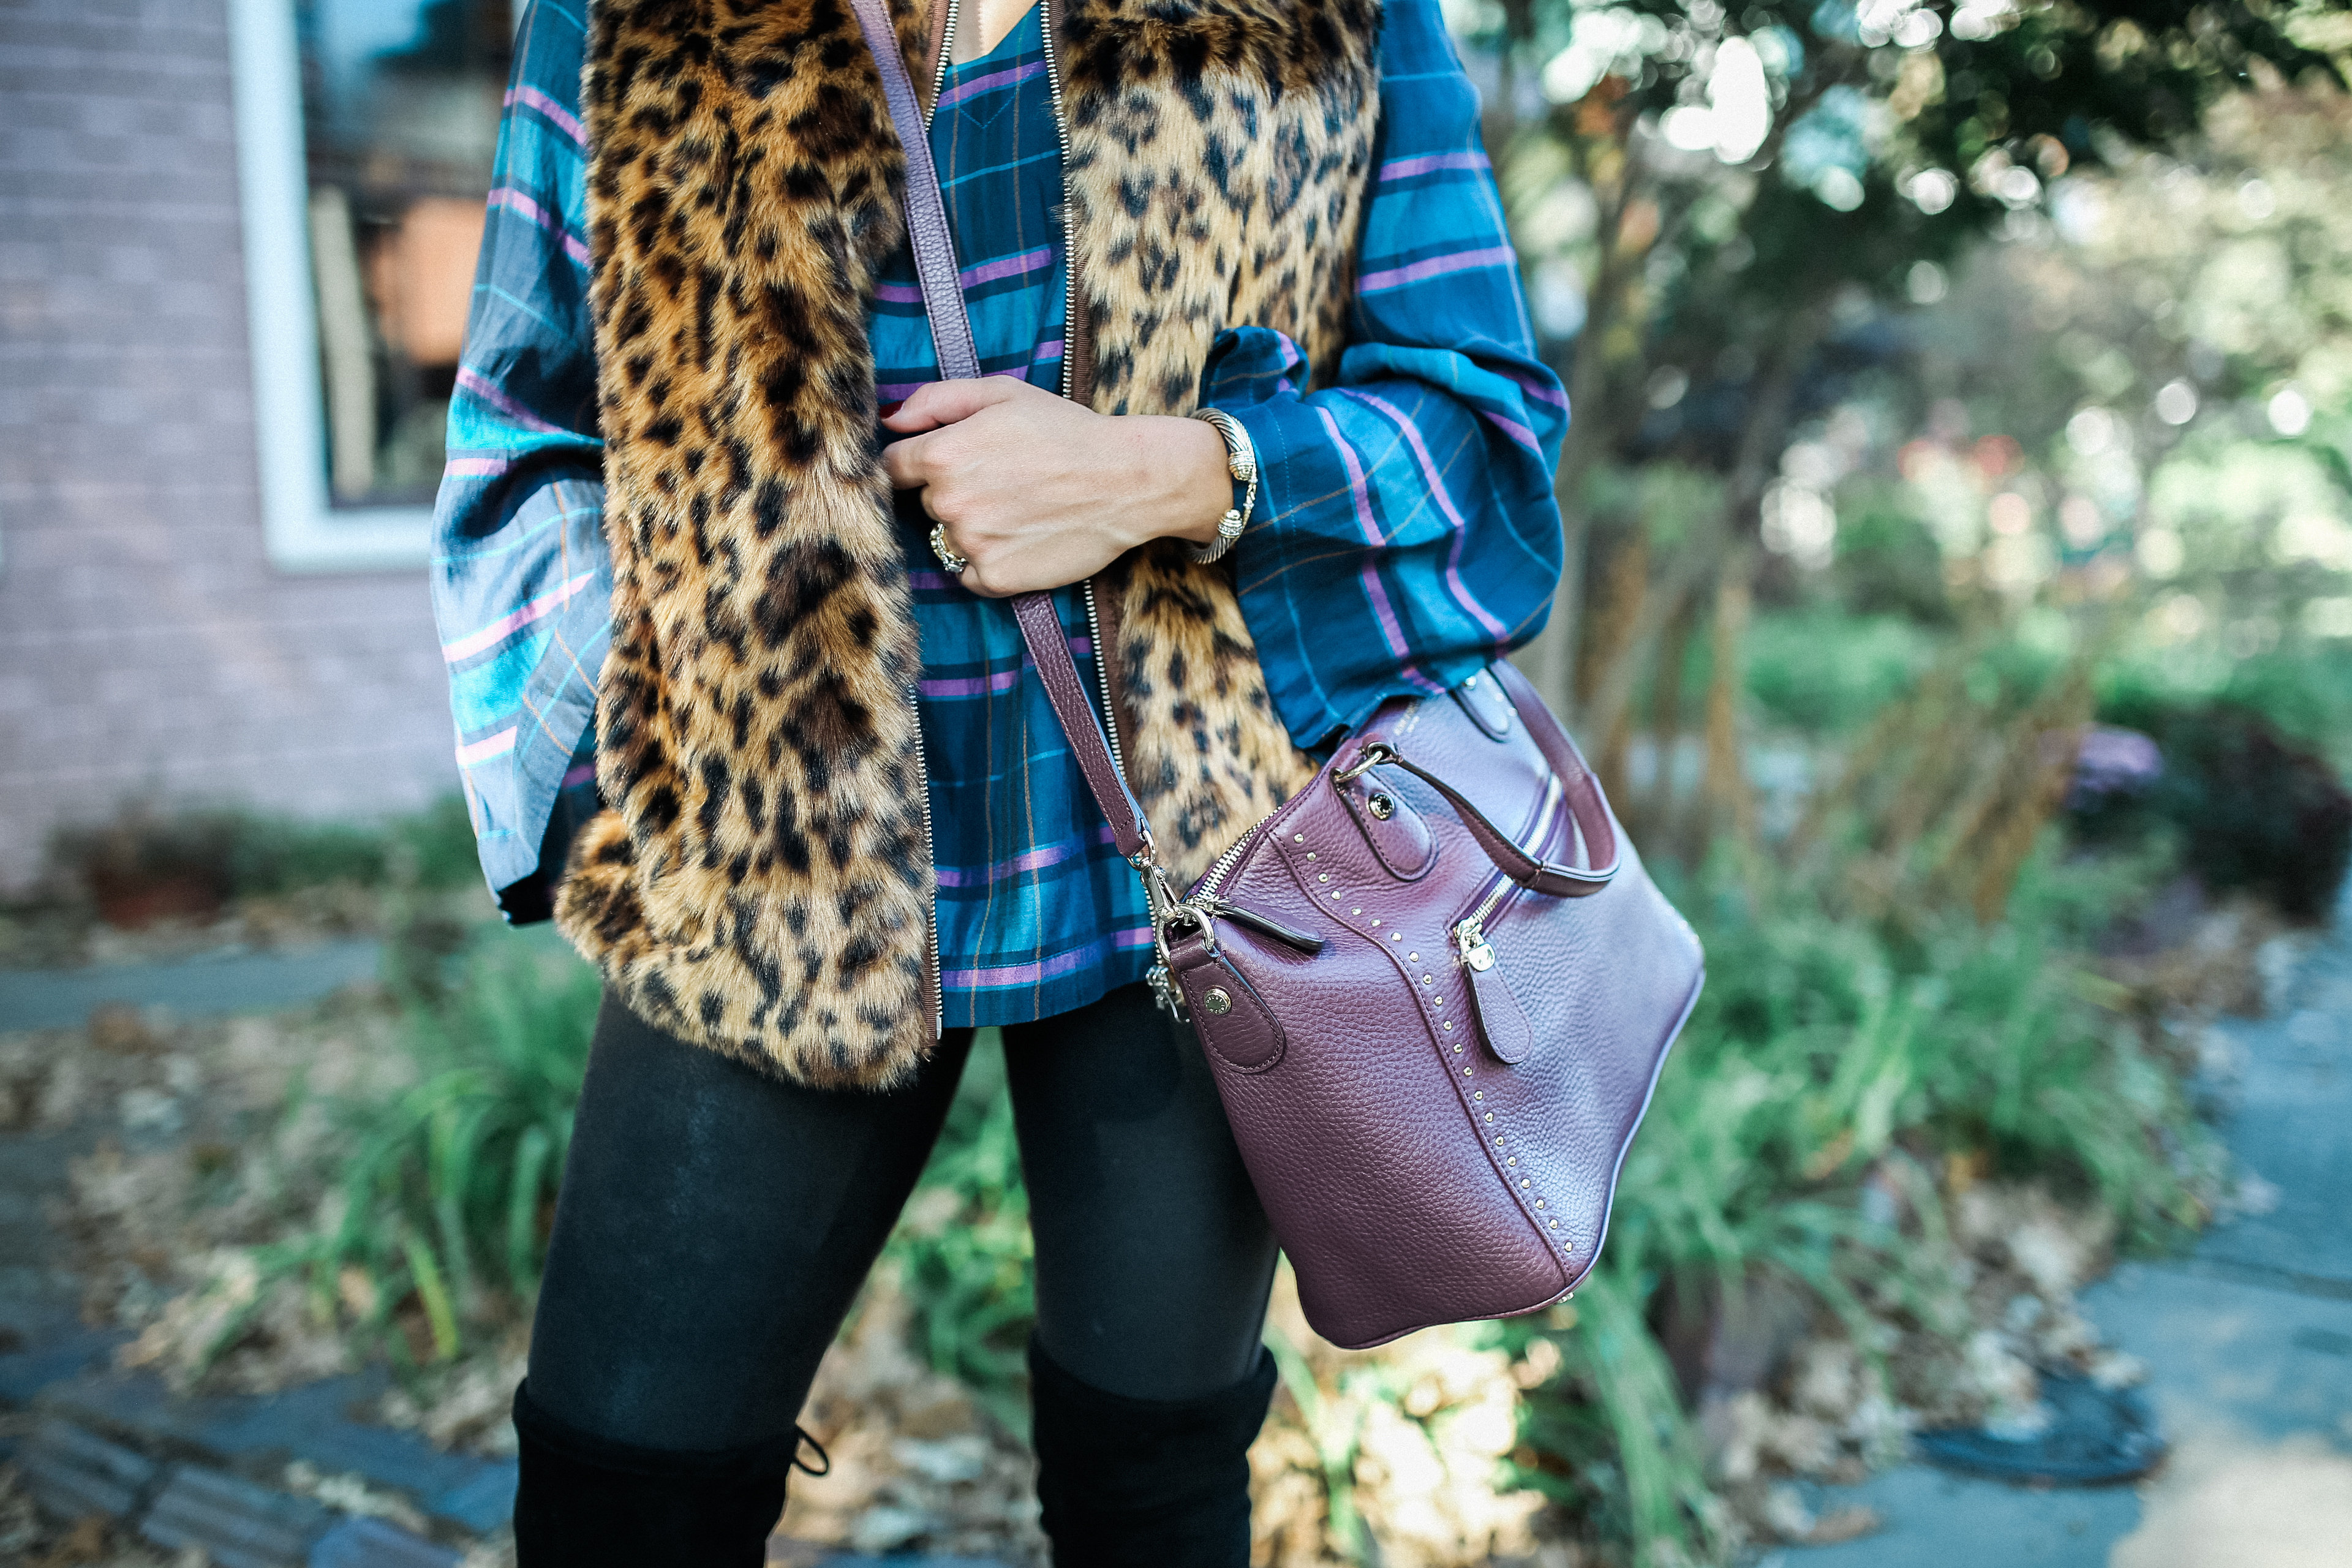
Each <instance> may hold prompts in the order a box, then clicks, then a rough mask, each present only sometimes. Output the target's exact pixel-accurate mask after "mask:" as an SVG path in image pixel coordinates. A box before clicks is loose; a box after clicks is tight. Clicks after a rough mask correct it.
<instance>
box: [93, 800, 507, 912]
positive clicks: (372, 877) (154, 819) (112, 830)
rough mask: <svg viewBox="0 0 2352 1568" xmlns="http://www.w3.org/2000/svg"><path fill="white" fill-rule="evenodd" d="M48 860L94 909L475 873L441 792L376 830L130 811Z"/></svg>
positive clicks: (244, 815) (253, 815)
mask: <svg viewBox="0 0 2352 1568" xmlns="http://www.w3.org/2000/svg"><path fill="white" fill-rule="evenodd" d="M50 859H51V862H52V863H53V864H54V865H56V866H57V867H58V868H60V869H61V870H63V871H64V872H65V873H66V874H67V875H68V877H69V878H71V879H74V880H76V881H78V882H79V883H80V884H81V885H83V886H84V887H85V888H87V889H89V891H91V892H92V893H94V894H95V895H97V896H98V897H99V899H100V900H101V902H105V901H109V900H114V899H118V898H125V897H135V896H136V895H137V894H139V893H140V892H141V891H142V890H144V889H155V888H158V887H162V886H165V885H173V886H176V887H178V888H180V889H184V892H183V895H182V902H181V903H180V904H179V905H175V906H174V907H173V910H172V911H171V912H189V906H190V901H191V900H193V903H194V906H196V907H201V906H202V905H205V904H209V905H211V906H215V907H217V906H218V905H220V904H224V903H226V902H227V901H228V900H231V899H236V898H246V897H254V896H265V897H266V896H269V895H274V894H284V893H290V892H295V891H298V890H299V889H305V888H319V887H326V886H329V885H331V884H333V883H339V882H341V883H357V884H361V885H362V886H380V885H385V884H398V885H402V886H407V887H416V888H448V887H462V886H464V885H466V884H467V882H470V881H472V880H474V879H477V878H478V877H479V876H480V871H479V869H478V861H477V859H476V857H475V850H474V834H473V826H472V824H471V823H470V821H469V820H468V819H467V815H466V803H465V801H464V799H463V798H462V797H460V796H457V795H446V796H444V797H442V798H441V799H440V800H438V801H436V802H435V803H434V804H433V805H430V806H427V807H425V809H424V810H422V811H418V812H414V813H411V814H408V815H406V816H395V817H392V818H389V819H387V820H386V821H384V822H383V823H380V824H376V825H373V826H359V825H354V824H350V823H333V822H307V821H301V820H298V819H295V818H291V817H284V816H269V815H266V814H263V813H259V812H253V811H244V810H236V809H212V808H205V807H191V808H188V809H184V810H179V811H172V812H160V811H153V810H149V809H146V808H144V807H135V806H134V807H131V808H128V809H126V810H124V811H122V812H121V813H120V814H118V815H117V816H115V817H114V818H113V819H112V820H111V821H109V822H106V823H103V824H100V825H99V826H94V827H80V828H68V829H65V830H63V831H61V832H59V833H58V835H57V836H56V837H55V838H54V839H53V840H52V842H51V845H50Z"/></svg>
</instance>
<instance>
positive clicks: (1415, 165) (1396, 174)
mask: <svg viewBox="0 0 2352 1568" xmlns="http://www.w3.org/2000/svg"><path fill="white" fill-rule="evenodd" d="M1485 167H1486V153H1423V154H1421V156H1419V157H1417V158H1392V159H1391V160H1390V161H1389V162H1387V163H1382V164H1381V179H1382V180H1383V181H1387V180H1409V179H1411V178H1412V176H1414V175H1415V174H1434V173H1436V172H1437V171H1438V170H1440V169H1483V168H1485Z"/></svg>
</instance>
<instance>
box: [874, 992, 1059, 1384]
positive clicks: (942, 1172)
mask: <svg viewBox="0 0 2352 1568" xmlns="http://www.w3.org/2000/svg"><path fill="white" fill-rule="evenodd" d="M1031 1257H1032V1247H1031V1245H1030V1239H1029V1194H1028V1190H1027V1189H1026V1188H1025V1187H1024V1186H1023V1185H1022V1183H1021V1150H1020V1145H1019V1143H1018V1142H1017V1141H1016V1139H1015V1138H1014V1135H1013V1101H1012V1100H1011V1099H1010V1098H1009V1097H1008V1096H1007V1095H1006V1093H1005V1091H1004V1046H1003V1037H1001V1036H1000V1035H999V1034H998V1033H997V1031H996V1030H994V1029H984V1030H982V1031H981V1033H980V1036H979V1038H978V1039H977V1040H975V1041H974V1042H973V1045H972V1049H971V1059H970V1060H969V1062H968V1063H967V1064H966V1066H965V1068H964V1075H963V1081H962V1083H961V1084H960V1085H959V1086H958V1088H957V1090H956V1098H955V1101H954V1103H953V1104H952V1105H951V1106H950V1108H949V1110H948V1118H947V1125H946V1127H945V1128H944V1129H943V1130H942V1131H941V1132H940V1142H939V1143H938V1145H937V1147H935V1148H934V1149H933V1150H932V1151H931V1158H930V1161H929V1163H928V1164H926V1165H925V1166H924V1167H923V1174H922V1178H921V1180H920V1181H919V1183H918V1184H917V1185H916V1189H915V1194H914V1196H913V1197H912V1198H911V1199H909V1200H908V1205H907V1211H906V1217H905V1218H904V1219H903V1220H901V1221H900V1223H899V1225H898V1229H897V1230H896V1231H895V1232H894V1233H893V1234H892V1236H891V1238H890V1242H889V1246H888V1247H887V1249H886V1250H885V1251H884V1254H883V1258H884V1261H885V1265H886V1267H890V1268H896V1269H897V1270H898V1277H899V1283H900V1285H901V1287H902V1289H904V1291H905V1294H906V1297H907V1300H908V1306H909V1308H910V1309H911V1310H912V1313H913V1318H914V1334H915V1340H916V1343H917V1346H918V1347H919V1349H920V1351H921V1352H922V1353H923V1354H924V1355H925V1356H926V1357H928V1358H929V1362H930V1364H931V1366H932V1367H933V1368H934V1369H935V1370H937V1371H939V1372H942V1373H948V1374H950V1375H951V1376H954V1377H958V1378H961V1379H962V1380H963V1382H964V1383H965V1384H967V1385H968V1386H970V1387H971V1390H972V1392H973V1394H975V1396H976V1397H978V1398H979V1399H980V1401H981V1403H982V1405H984V1406H986V1407H987V1408H988V1409H989V1410H990V1412H991V1413H992V1414H993V1415H996V1416H997V1418H998V1419H999V1420H1001V1421H1003V1422H1004V1424H1005V1425H1006V1426H1009V1427H1010V1428H1012V1429H1013V1430H1014V1431H1026V1430H1027V1429H1028V1422H1029V1418H1028V1412H1027V1408H1026V1406H1025V1405H1024V1391H1025V1390H1026V1388H1027V1386H1028V1376H1029V1373H1028V1363H1027V1359H1026V1347H1027V1344H1028V1338H1029V1324H1030V1321H1031V1320H1032V1319H1033V1318H1034V1316H1035V1315H1036V1305H1035V1298H1034V1294H1033V1293H1032V1289H1031V1285H1030V1278H1029V1261H1030V1258H1031Z"/></svg>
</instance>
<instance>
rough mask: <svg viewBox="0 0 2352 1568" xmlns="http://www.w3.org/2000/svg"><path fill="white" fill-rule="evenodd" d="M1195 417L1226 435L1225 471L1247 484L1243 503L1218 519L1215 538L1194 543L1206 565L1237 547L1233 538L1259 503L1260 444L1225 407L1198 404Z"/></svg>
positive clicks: (1201, 562)
mask: <svg viewBox="0 0 2352 1568" xmlns="http://www.w3.org/2000/svg"><path fill="white" fill-rule="evenodd" d="M1192 417H1193V418H1195V419H1198V420H1201V421H1202V422H1203V423H1204V424H1206V425H1207V426H1209V427H1210V428H1211V429H1213V430H1214V431H1216V433H1217V434H1218V435H1219V436H1221V437H1223V438H1224V443H1225V471H1226V472H1227V473H1229V474H1231V475H1232V476H1233V479H1234V484H1236V485H1240V486H1243V487H1244V489H1243V491H1242V499H1241V501H1240V503H1239V504H1238V505H1235V506H1232V507H1229V508H1227V509H1226V510H1225V515H1224V516H1223V517H1221V518H1219V519H1218V520H1217V539H1216V542H1215V543H1213V544H1196V545H1194V546H1193V547H1192V560H1193V561H1194V563H1197V564H1199V565H1202V566H1206V565H1207V564H1208V563H1210V562H1212V561H1216V560H1220V559H1222V558H1223V555H1224V553H1225V552H1226V551H1228V550H1231V549H1232V548H1233V547H1234V541H1235V540H1237V539H1239V538H1240V537H1241V536H1242V530H1244V529H1245V528H1247V527H1248V526H1249V520H1250V513H1251V512H1252V511H1253V510H1255V509H1256V507H1257V448H1256V447H1254V446H1252V445H1251V444H1250V438H1249V432H1248V431H1247V430H1245V429H1244V428H1243V427H1242V422H1241V421H1240V420H1238V419H1236V418H1234V416H1232V415H1230V414H1228V413H1226V412H1225V411H1224V410H1223V409H1222V408H1195V409H1194V410H1192Z"/></svg>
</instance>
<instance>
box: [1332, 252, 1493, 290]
mask: <svg viewBox="0 0 2352 1568" xmlns="http://www.w3.org/2000/svg"><path fill="white" fill-rule="evenodd" d="M1517 265H1518V257H1517V253H1515V252H1514V251H1513V250H1512V249H1511V247H1509V246H1507V245H1490V246H1487V247H1485V248H1483V249H1480V250H1457V251H1455V252H1454V253H1453V254H1452V255H1451V256H1433V257H1430V258H1427V259H1425V260H1422V261H1412V262H1407V263H1406V264H1405V265H1404V266H1402V267H1390V268H1382V269H1381V270H1380V271H1378V272H1367V273H1365V274H1364V276H1363V278H1362V279H1360V280H1359V281H1358V283H1357V284H1356V292H1357V293H1359V294H1376V293H1379V292H1380V291H1381V290H1382V289H1402V288H1403V287H1404V286H1405V285H1406V284H1408V283H1422V282H1426V281H1427V280H1428V279H1432V278H1443V277H1444V276H1445V274H1447V273H1449V272H1467V271H1470V270H1471V269H1473V268H1480V267H1516V266H1517Z"/></svg>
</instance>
